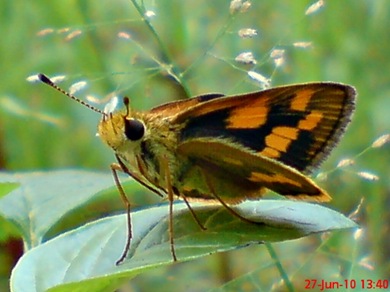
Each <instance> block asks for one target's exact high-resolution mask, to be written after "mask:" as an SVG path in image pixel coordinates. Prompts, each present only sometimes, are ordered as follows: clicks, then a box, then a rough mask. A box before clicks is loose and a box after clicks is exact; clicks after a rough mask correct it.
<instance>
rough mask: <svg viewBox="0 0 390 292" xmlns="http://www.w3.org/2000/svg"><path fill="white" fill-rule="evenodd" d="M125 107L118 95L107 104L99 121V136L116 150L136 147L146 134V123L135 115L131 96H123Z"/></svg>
mask: <svg viewBox="0 0 390 292" xmlns="http://www.w3.org/2000/svg"><path fill="white" fill-rule="evenodd" d="M123 105H124V108H123V107H122V108H121V106H120V104H119V100H118V98H117V97H113V98H112V99H111V100H110V102H109V103H108V104H107V105H106V106H105V108H104V111H103V117H102V119H101V121H100V123H99V127H98V135H99V137H100V138H101V139H102V140H103V141H104V142H105V143H106V144H107V145H108V146H110V147H111V148H112V149H114V150H115V151H119V152H120V151H121V149H124V150H125V149H127V150H129V149H134V148H135V147H136V146H138V145H139V143H140V141H141V140H142V138H143V137H144V135H145V124H144V123H143V122H142V121H141V120H140V119H137V118H135V117H134V116H133V114H132V111H131V108H130V103H129V98H127V97H125V98H123Z"/></svg>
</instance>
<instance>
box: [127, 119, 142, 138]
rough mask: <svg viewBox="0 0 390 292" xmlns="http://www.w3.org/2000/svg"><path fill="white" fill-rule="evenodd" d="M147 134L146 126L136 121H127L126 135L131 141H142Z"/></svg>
mask: <svg viewBox="0 0 390 292" xmlns="http://www.w3.org/2000/svg"><path fill="white" fill-rule="evenodd" d="M144 134H145V126H144V124H143V123H142V122H141V121H139V120H135V119H129V120H128V119H125V135H126V137H127V138H128V139H129V140H131V141H137V140H139V139H141V138H142V137H143V136H144Z"/></svg>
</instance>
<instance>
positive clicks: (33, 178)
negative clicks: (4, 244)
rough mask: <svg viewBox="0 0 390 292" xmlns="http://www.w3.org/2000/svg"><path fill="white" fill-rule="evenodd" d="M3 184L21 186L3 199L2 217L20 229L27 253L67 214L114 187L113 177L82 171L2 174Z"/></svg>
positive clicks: (0, 178)
mask: <svg viewBox="0 0 390 292" xmlns="http://www.w3.org/2000/svg"><path fill="white" fill-rule="evenodd" d="M0 182H17V183H20V185H21V186H20V187H19V188H18V189H15V190H13V191H12V192H11V193H10V194H8V195H7V196H5V197H3V198H1V199H0V215H1V216H3V217H4V218H5V219H7V220H9V221H11V222H12V223H14V225H16V226H17V227H18V228H19V230H20V232H21V234H22V236H23V239H24V241H25V246H26V248H27V249H29V248H31V247H33V246H36V245H38V244H39V243H41V241H42V238H43V237H44V235H45V234H46V232H47V231H48V230H49V229H50V228H51V227H52V226H53V225H54V224H55V223H56V222H58V221H59V220H61V218H62V217H63V216H64V215H65V214H66V213H68V212H69V211H71V210H73V209H74V208H76V207H78V206H80V205H82V204H85V202H87V201H88V200H90V199H91V198H93V197H95V196H97V193H98V192H99V191H101V190H103V189H107V188H108V187H111V186H112V185H113V184H114V183H113V179H112V176H111V175H110V174H102V173H97V172H95V173H94V172H87V171H79V170H64V171H50V172H26V173H13V174H6V173H2V174H1V175H0Z"/></svg>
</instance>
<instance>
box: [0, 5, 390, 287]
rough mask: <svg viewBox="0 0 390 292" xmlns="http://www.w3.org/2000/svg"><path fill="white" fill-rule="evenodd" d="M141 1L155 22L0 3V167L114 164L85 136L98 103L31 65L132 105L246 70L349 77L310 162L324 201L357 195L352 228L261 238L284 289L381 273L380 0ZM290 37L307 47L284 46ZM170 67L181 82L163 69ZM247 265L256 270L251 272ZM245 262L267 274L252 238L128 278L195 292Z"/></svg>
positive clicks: (276, 75) (225, 85) (384, 90)
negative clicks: (357, 230)
mask: <svg viewBox="0 0 390 292" xmlns="http://www.w3.org/2000/svg"><path fill="white" fill-rule="evenodd" d="M142 3H143V4H144V5H145V7H146V9H147V10H149V11H152V12H153V13H154V14H155V15H151V14H149V15H150V17H149V20H150V22H151V24H152V25H153V27H154V29H155V31H154V32H153V31H152V30H150V28H149V27H148V26H147V25H146V24H145V22H143V21H142V18H141V16H140V14H139V12H138V11H137V9H136V8H135V7H134V5H133V4H132V2H131V1H124V0H115V1H110V2H109V1H92V0H83V1H76V0H75V1H66V0H57V1H46V0H37V1H20V0H16V1H1V3H0V13H1V18H0V22H1V25H0V35H1V42H0V60H1V67H2V73H3V74H2V77H1V82H0V166H1V168H2V169H3V170H5V171H22V170H41V169H58V168H92V169H99V170H106V171H107V172H109V168H108V166H109V164H110V163H111V162H113V158H114V157H113V154H112V153H111V151H110V150H109V149H108V148H106V147H105V146H104V145H103V144H102V143H101V142H100V141H99V139H98V138H96V137H95V133H96V125H97V123H98V121H99V119H100V117H99V115H97V114H96V113H94V112H92V111H90V110H88V109H86V108H84V107H82V106H80V105H78V104H76V103H75V102H72V101H70V100H68V99H67V98H66V97H65V96H62V95H60V94H58V93H56V92H54V91H53V90H52V89H50V88H48V87H47V86H44V85H42V84H39V83H37V84H35V83H31V82H28V81H26V78H27V77H28V76H30V75H33V74H36V73H39V72H43V73H46V74H48V75H49V76H55V75H65V76H66V80H65V81H64V82H62V83H61V84H60V85H61V86H62V87H64V88H65V89H68V88H69V86H70V85H72V84H74V83H75V82H78V81H86V82H87V85H88V86H87V88H86V89H84V90H83V91H81V92H78V93H77V96H79V97H80V98H86V96H87V95H93V96H94V97H98V98H104V97H107V96H109V94H113V93H114V94H117V95H119V96H123V95H127V96H129V97H130V98H131V103H132V106H133V107H134V108H136V109H149V108H151V107H153V106H156V105H159V104H161V103H163V102H167V101H170V100H175V99H180V98H185V97H186V96H187V95H198V94H202V93H207V92H222V93H225V94H234V93H240V92H246V91H254V90H259V88H260V87H259V84H257V83H256V82H254V81H253V80H250V79H249V78H248V76H247V71H249V70H254V71H256V72H259V73H261V74H263V75H264V76H266V77H268V78H271V82H272V86H276V85H283V84H288V83H297V82H309V81H336V82H343V83H348V84H351V85H353V86H355V87H356V89H357V91H358V93H359V96H358V104H357V111H356V114H355V116H354V119H353V122H352V124H351V126H350V128H349V129H348V131H347V133H346V135H345V138H344V139H343V140H342V142H341V143H340V145H339V147H338V148H337V149H335V151H334V152H333V154H332V155H331V157H330V158H329V159H328V160H327V161H326V162H325V163H324V164H323V166H322V168H321V172H322V173H325V174H327V176H326V179H325V180H323V181H321V182H320V184H321V185H322V186H324V187H325V188H326V189H327V190H328V191H329V193H330V194H332V196H333V198H334V200H333V201H332V202H331V207H332V208H334V209H337V210H339V211H341V212H342V213H345V214H348V213H350V212H352V211H353V210H355V209H356V207H357V206H358V204H359V202H360V201H361V199H362V198H364V202H363V204H362V207H361V209H360V212H359V214H358V215H357V220H358V222H359V224H360V225H361V226H362V227H363V233H362V235H361V236H356V234H355V237H354V234H353V233H352V232H344V233H342V234H334V235H328V236H330V239H329V238H327V239H326V240H327V241H326V242H327V245H326V248H321V240H325V239H324V237H310V238H307V239H303V240H298V241H294V242H287V243H281V244H276V245H275V246H274V247H275V249H276V251H277V253H278V255H279V257H280V262H281V263H282V265H284V266H285V267H286V269H287V270H289V271H291V273H289V276H291V277H293V280H292V281H293V283H294V285H296V287H303V286H304V284H305V281H304V280H305V279H310V278H317V279H324V280H329V279H332V277H333V276H334V274H338V275H342V276H344V277H347V276H350V277H352V278H353V279H356V280H358V279H359V280H360V279H361V278H365V279H372V280H377V279H389V278H390V266H389V262H390V261H389V259H390V252H389V248H388V246H389V244H390V236H389V222H390V212H389V211H388V210H389V209H390V200H389V193H390V147H389V145H384V146H383V147H380V148H375V149H371V148H370V146H371V144H372V142H373V141H374V140H375V139H377V138H378V137H380V136H381V135H383V134H387V133H390V114H389V113H390V82H389V78H390V77H389V76H390V74H389V73H390V72H389V68H390V58H389V54H388V52H389V51H390V32H389V27H390V5H389V4H388V2H387V1H386V0H376V1H367V0H344V1H327V2H326V4H325V7H323V8H322V9H321V10H320V11H318V12H317V13H314V14H312V15H305V10H306V9H307V8H308V7H309V5H310V4H312V3H313V2H312V1H287V0H284V1H283V0H278V1H276V0H275V1H260V0H255V1H253V2H252V6H251V7H250V9H249V10H248V11H247V12H245V13H237V14H236V15H234V17H233V16H232V15H231V14H230V13H229V1H222V0H216V1H196V2H190V1H180V0H165V1H144V2H142ZM141 6H142V5H141ZM242 28H254V29H256V30H257V31H258V35H257V36H255V37H253V38H249V39H243V38H240V37H239V36H238V34H237V32H238V30H240V29H242ZM44 29H52V31H49V30H44ZM118 33H122V34H121V35H122V36H123V35H124V33H126V34H127V36H129V39H127V38H125V37H121V35H118ZM296 42H310V43H311V46H309V47H308V48H300V47H295V46H294V45H293V44H294V43H296ZM273 49H283V50H285V55H284V64H283V65H282V66H280V67H278V68H275V65H274V62H273V59H272V58H271V57H270V53H271V51H272V50H273ZM245 51H251V52H252V53H253V54H254V56H255V58H256V60H257V64H256V65H244V64H239V63H237V62H235V61H234V58H235V57H236V56H237V55H238V54H240V53H242V52H245ZM169 70H172V72H174V73H175V74H176V76H177V77H178V79H179V81H180V82H177V81H175V80H174V78H172V75H169V74H167V72H169ZM96 106H97V107H100V108H102V107H103V105H99V104H97V105H96ZM367 148H370V149H367ZM365 149H367V150H368V151H366V152H365V153H363V155H359V153H361V152H362V151H363V150H365ZM357 156H358V157H357ZM345 158H350V159H353V160H354V165H352V166H350V167H346V168H345V169H343V170H341V169H336V170H335V171H333V169H334V168H335V167H336V165H337V163H338V162H339V161H340V160H342V159H345ZM358 172H369V173H372V174H375V175H377V176H378V177H379V180H368V179H364V178H362V177H361V176H359V175H358ZM143 191H144V190H143V189H142V188H141V187H140V196H141V198H137V199H135V200H137V202H139V204H142V202H143V201H142V198H143V197H145V201H144V202H143V203H145V204H149V203H150V202H152V201H153V200H154V201H155V202H156V201H157V200H158V198H157V199H155V198H153V194H149V193H148V192H146V191H145V192H144V193H145V195H143V193H142V192H143ZM137 194H138V192H137ZM117 201H119V198H118V200H117ZM116 203H118V202H115V204H116ZM119 203H120V202H119ZM113 204H114V203H113ZM0 244H1V247H2V249H1V252H2V255H1V258H0V261H2V265H1V266H2V268H1V272H2V281H1V284H2V286H1V287H0V290H1V291H3V289H2V287H7V286H6V285H7V278H8V273H9V269H10V268H12V263H13V260H15V258H13V257H12V256H13V253H12V250H13V247H12V246H13V244H14V241H13V240H11V239H10V238H3V239H2V242H1V243H0ZM351 267H352V268H351ZM258 269H260V271H261V273H260V272H259V273H257V274H256V272H257V271H259V270H258ZM346 270H348V271H349V274H348V273H347V275H346V274H343V273H345V271H346ZM351 270H353V272H351ZM253 271H255V273H254V275H251V277H255V278H256V279H258V281H259V282H261V283H262V284H264V283H268V284H269V285H272V284H273V283H278V282H279V279H280V276H279V274H278V273H277V270H276V268H275V263H274V262H273V260H272V259H271V257H270V255H269V254H268V252H267V251H266V249H265V248H264V247H263V246H254V247H249V248H246V249H242V250H237V251H234V252H230V253H228V254H222V255H221V254H220V255H214V256H210V257H207V258H204V259H200V260H196V261H193V262H188V263H182V264H177V265H173V266H172V267H170V268H167V269H159V270H154V271H149V272H147V273H144V274H143V275H140V276H139V277H137V278H136V279H135V280H133V281H132V282H131V283H129V285H128V287H127V289H129V290H130V291H146V290H148V289H153V288H155V287H159V288H160V289H162V288H165V287H167V288H169V289H173V290H177V291H182V290H184V289H186V291H204V290H205V289H209V288H214V287H218V286H219V285H220V284H221V283H225V282H226V281H228V280H229V279H232V278H235V277H238V276H242V275H244V274H246V273H250V272H253ZM264 272H266V273H264ZM274 288H275V290H278V289H279V290H280V291H283V288H280V287H279V288H276V286H275V287H274ZM247 291H251V290H250V289H249V288H248V290H247Z"/></svg>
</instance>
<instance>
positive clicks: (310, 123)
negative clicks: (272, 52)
mask: <svg viewBox="0 0 390 292" xmlns="http://www.w3.org/2000/svg"><path fill="white" fill-rule="evenodd" d="M39 79H40V80H41V81H42V82H44V83H46V84H48V85H50V86H52V87H54V88H56V89H57V90H59V91H61V92H63V93H64V94H66V95H68V96H69V97H71V98H72V99H75V100H76V101H78V102H80V103H82V104H83V105H86V106H87V107H89V108H90V109H92V110H94V111H97V112H99V113H100V114H102V120H101V121H100V123H99V126H98V135H99V137H100V138H101V139H102V141H103V142H104V143H105V144H107V145H108V146H109V147H110V148H111V149H112V150H113V151H114V154H115V157H116V160H117V163H114V164H112V165H111V168H112V170H113V172H114V178H115V181H116V184H117V186H118V188H119V192H120V194H121V197H122V199H123V201H124V202H125V204H126V205H127V209H128V226H129V227H128V228H129V230H128V233H129V237H128V241H127V243H126V247H125V251H124V253H123V254H122V256H121V258H120V259H119V260H118V262H117V264H118V263H121V262H122V261H123V260H125V258H126V256H127V252H128V250H129V247H130V238H131V217H130V203H129V202H128V200H127V198H126V195H125V193H124V191H123V189H122V187H121V185H120V182H119V179H118V176H117V174H116V172H117V171H122V172H125V173H127V174H128V175H129V176H131V177H132V178H133V179H135V180H136V181H138V182H139V183H140V184H142V185H143V186H145V187H146V188H148V189H150V190H151V191H153V192H154V193H156V194H158V195H160V196H167V197H168V200H169V219H170V220H169V235H170V248H171V254H172V257H173V260H177V256H176V252H175V248H174V236H173V224H172V221H173V215H172V214H173V201H174V199H175V198H180V199H181V200H184V202H185V203H186V204H187V206H188V208H189V209H190V211H191V213H192V214H193V216H194V218H195V220H196V214H195V212H194V211H193V210H192V208H191V205H190V201H192V200H194V199H202V200H212V201H218V202H220V203H221V204H222V205H223V206H225V207H226V208H227V209H228V210H229V211H230V212H231V213H233V214H234V215H236V216H238V217H240V218H242V219H243V220H247V219H245V218H244V217H242V216H241V215H239V214H237V213H236V212H235V211H234V209H232V208H231V206H233V205H235V204H238V203H240V202H242V201H244V200H248V199H249V200H250V199H252V200H253V199H259V198H261V197H262V196H263V195H264V194H265V192H266V191H267V190H272V191H274V192H276V193H278V194H280V195H282V196H285V197H287V198H291V199H296V200H311V201H318V202H327V201H329V200H330V199H331V197H330V195H329V194H328V193H327V192H326V191H325V190H323V189H322V188H321V187H319V186H318V185H317V184H316V183H315V182H314V181H313V180H311V179H310V178H309V176H308V175H310V173H312V171H313V170H314V169H315V168H317V167H318V166H319V165H320V164H321V162H322V161H323V160H324V159H325V158H326V157H327V156H328V155H329V153H330V152H331V150H332V149H333V148H334V147H335V146H336V145H337V143H338V141H339V139H340V138H341V136H342V135H343V133H344V132H345V129H346V127H347V125H348V124H349V122H350V120H351V116H352V113H353V111H354V109H355V99H356V91H355V89H354V88H353V87H352V86H349V85H344V84H340V83H332V82H317V83H303V84H295V85H287V86H281V87H275V88H271V89H267V90H263V91H258V92H252V93H245V94H240V95H233V96H224V95H221V94H207V95H201V96H197V97H193V98H189V99H185V100H179V101H174V102H170V103H166V104H163V105H160V106H157V107H155V108H153V109H151V110H149V111H145V112H141V111H135V110H133V109H132V108H131V106H130V100H129V99H128V98H127V97H125V98H124V99H123V103H121V102H119V99H118V98H116V97H115V98H113V99H112V100H111V101H110V102H109V103H108V104H107V105H106V107H105V108H104V110H103V111H101V110H99V109H97V108H95V107H93V106H91V105H89V104H87V103H85V102H84V101H81V100H79V99H78V98H76V97H74V96H72V95H70V94H68V93H66V92H65V91H64V90H62V89H61V88H59V87H58V86H57V85H55V84H54V83H53V82H52V81H51V80H50V79H49V78H48V77H46V76H45V75H43V74H40V75H39ZM198 223H199V225H200V226H201V227H202V225H201V224H200V222H199V221H198ZM202 228H203V227H202Z"/></svg>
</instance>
